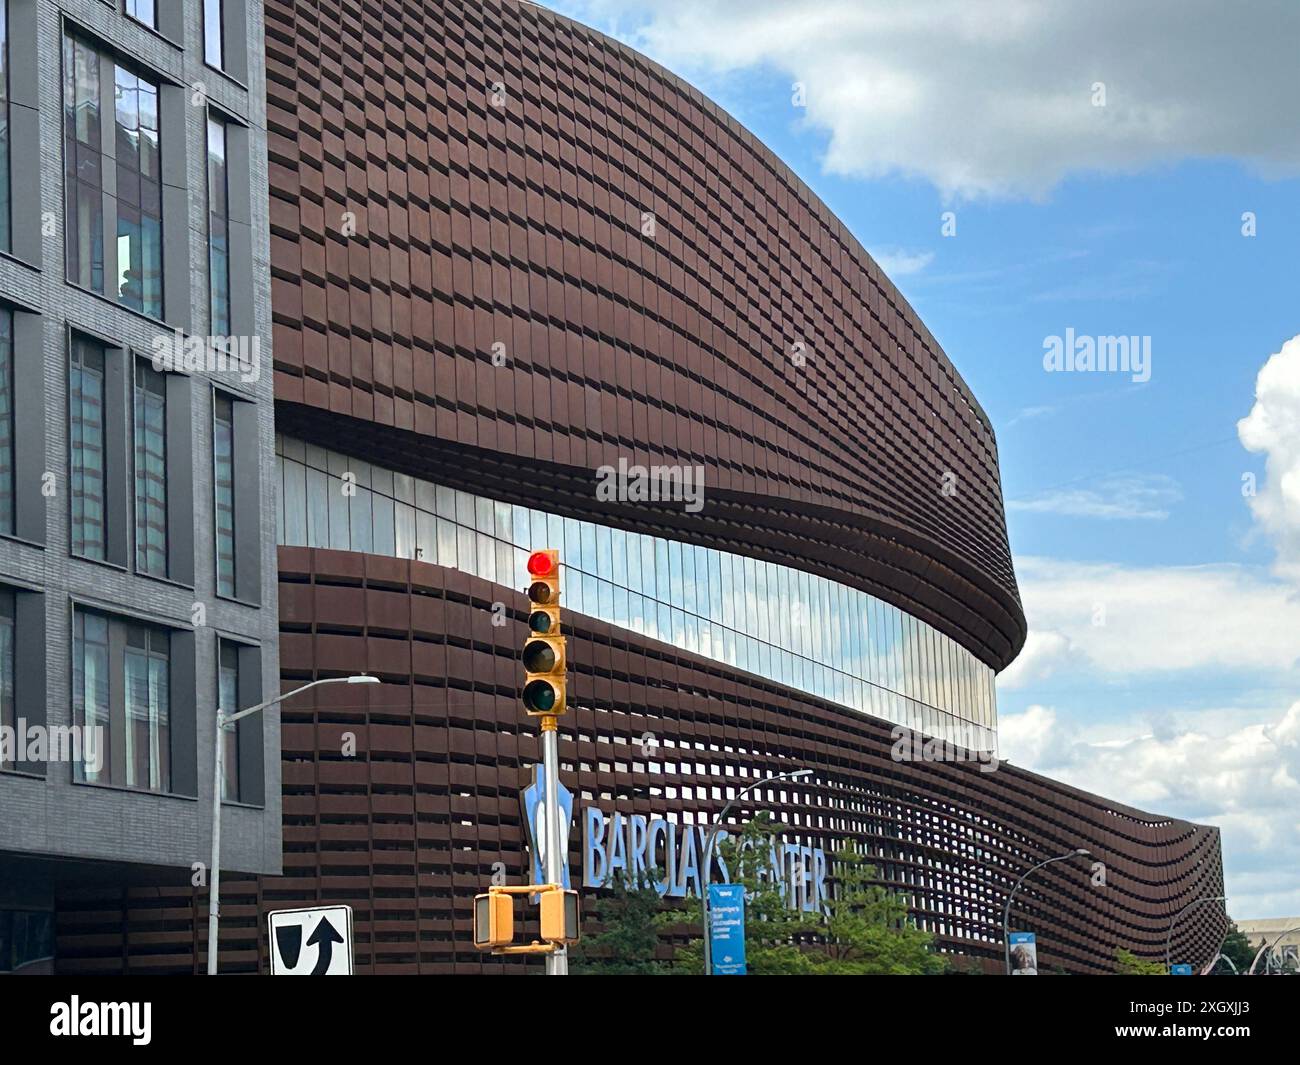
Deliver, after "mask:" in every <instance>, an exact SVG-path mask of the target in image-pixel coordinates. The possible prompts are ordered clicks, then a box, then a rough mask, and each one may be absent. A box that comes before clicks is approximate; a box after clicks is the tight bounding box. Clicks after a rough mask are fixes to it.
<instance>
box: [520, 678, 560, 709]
mask: <svg viewBox="0 0 1300 1065" xmlns="http://www.w3.org/2000/svg"><path fill="white" fill-rule="evenodd" d="M524 706H525V707H527V708H528V709H529V710H536V711H538V712H539V713H543V714H544V713H546V712H547V711H548V710H553V709H554V708H555V686H554V685H553V684H551V683H550V682H549V681H545V680H535V681H532V682H531V683H529V684H526V685H524Z"/></svg>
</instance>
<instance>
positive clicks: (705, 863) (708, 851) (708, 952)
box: [700, 769, 812, 976]
mask: <svg viewBox="0 0 1300 1065" xmlns="http://www.w3.org/2000/svg"><path fill="white" fill-rule="evenodd" d="M811 775H812V770H811V769H796V770H793V771H792V772H789V773H778V774H777V775H776V776H774V777H764V778H763V779H762V780H756V781H754V783H752V784H750V785H749V786H748V787H746V788H741V790H740V791H738V792H736V794H735V796H734V797H732V798H730V799H728V800H727V804H726V805H725V806H724V807H723V808H722V812H721V813H720V814H718V816H717V817H716V818H715V819H714V821H713V824H712V825H711V826H710V828H709V831H708V833H707V834H706V835H705V837H704V853H703V854H702V855H701V856H700V919H701V922H702V924H703V930H704V975H705V976H712V975H713V949H712V944H711V943H710V942H709V881H710V880H712V879H713V845H714V842H715V841H716V840H717V838H718V833H719V832H720V831H722V825H723V822H724V821H726V819H727V813H728V812H729V811H730V810H731V808H732V807H733V806H735V805H736V803H738V802H739V801H740V800H741V799H743V798H744V797H745V796H746V795H748V794H749V793H750V792H751V791H753V790H754V789H755V788H758V787H762V786H763V785H764V784H775V783H776V782H777V781H778V780H795V779H797V778H799V777H807V776H811Z"/></svg>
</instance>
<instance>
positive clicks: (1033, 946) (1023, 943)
mask: <svg viewBox="0 0 1300 1065" xmlns="http://www.w3.org/2000/svg"><path fill="white" fill-rule="evenodd" d="M1010 943H1011V975H1012V976H1037V975H1038V941H1037V939H1036V938H1035V937H1034V933H1033V932H1012V933H1011V940H1010Z"/></svg>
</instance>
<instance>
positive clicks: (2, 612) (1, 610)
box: [0, 591, 18, 769]
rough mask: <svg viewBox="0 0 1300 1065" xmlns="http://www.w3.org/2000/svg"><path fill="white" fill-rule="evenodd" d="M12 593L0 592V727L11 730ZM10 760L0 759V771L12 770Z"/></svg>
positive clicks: (13, 666)
mask: <svg viewBox="0 0 1300 1065" xmlns="http://www.w3.org/2000/svg"><path fill="white" fill-rule="evenodd" d="M16 669H17V659H16V656H15V655H14V593H13V592H9V591H0V726H3V727H4V728H9V729H13V728H16V727H17V725H18V721H17V713H16V711H15V705H16V704H15V702H14V688H15V684H14V676H15V671H16ZM13 767H14V763H13V761H12V760H9V761H6V760H4V759H0V769H12V768H13Z"/></svg>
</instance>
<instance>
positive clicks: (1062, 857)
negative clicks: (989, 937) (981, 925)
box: [1002, 847, 1088, 976]
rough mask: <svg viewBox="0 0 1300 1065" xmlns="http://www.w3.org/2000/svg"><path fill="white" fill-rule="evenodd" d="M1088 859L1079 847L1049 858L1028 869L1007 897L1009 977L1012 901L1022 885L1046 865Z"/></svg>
mask: <svg viewBox="0 0 1300 1065" xmlns="http://www.w3.org/2000/svg"><path fill="white" fill-rule="evenodd" d="M1086 857H1088V851H1086V850H1084V849H1083V848H1082V847H1079V848H1078V849H1076V850H1072V851H1067V852H1066V853H1065V854H1058V855H1057V856H1056V857H1055V858H1048V859H1047V860H1046V861H1044V862H1039V863H1038V864H1037V865H1035V866H1033V867H1032V868H1030V869H1026V870H1025V871H1024V872H1023V873H1021V874H1020V879H1019V880H1017V881H1016V882H1015V885H1014V886H1013V887H1012V888H1011V892H1010V893H1009V894H1008V895H1007V901H1006V905H1005V906H1003V907H1002V950H1003V953H1004V954H1005V956H1006V963H1007V975H1008V976H1010V975H1011V931H1010V929H1009V927H1008V926H1009V922H1010V921H1011V900H1012V899H1014V898H1015V897H1016V892H1017V891H1019V890H1020V885H1021V884H1023V883H1024V882H1025V880H1026V879H1027V878H1028V876H1029V874H1030V873H1034V872H1037V871H1038V870H1039V869H1041V868H1043V866H1045V865H1051V864H1052V863H1053V862H1064V861H1068V860H1069V859H1070V858H1086Z"/></svg>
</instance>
